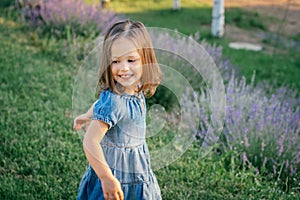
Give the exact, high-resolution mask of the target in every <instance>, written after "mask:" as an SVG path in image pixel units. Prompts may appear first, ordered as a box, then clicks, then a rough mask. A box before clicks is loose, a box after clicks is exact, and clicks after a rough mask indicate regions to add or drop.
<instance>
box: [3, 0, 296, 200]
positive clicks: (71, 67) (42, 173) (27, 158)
mask: <svg viewBox="0 0 300 200" xmlns="http://www.w3.org/2000/svg"><path fill="white" fill-rule="evenodd" d="M121 2H123V1H120V4H121ZM155 2H156V4H157V7H154V8H155V9H156V10H157V11H149V12H146V11H144V10H143V9H146V8H147V5H148V4H146V3H143V1H136V6H135V7H134V6H133V5H131V4H126V5H127V6H128V7H127V9H128V13H125V11H122V10H118V9H117V7H118V8H119V9H121V8H122V9H126V7H124V6H122V7H121V6H120V4H118V3H117V2H116V4H112V5H111V6H112V8H115V9H116V10H117V11H119V12H124V13H125V14H128V15H129V16H132V18H134V19H138V20H142V21H145V23H146V25H148V26H163V27H168V28H171V29H174V28H177V29H178V30H179V31H181V32H183V33H186V34H189V33H194V32H195V31H199V29H197V28H195V27H194V24H193V23H197V22H192V21H189V20H190V19H191V18H194V17H193V15H196V12H198V11H199V10H198V9H200V8H191V10H188V8H186V9H185V8H184V10H183V12H182V13H181V14H182V15H183V16H182V18H184V20H185V21H182V22H179V21H178V20H176V19H175V15H176V16H177V15H178V13H175V12H173V11H171V10H169V9H166V5H165V3H161V4H159V1H155ZM142 5H144V7H143V6H142ZM197 5H198V4H197ZM201 6H202V5H201ZM203 6H206V5H203ZM129 7H130V8H131V9H132V10H129ZM190 7H196V4H195V5H193V4H192V3H191V5H190ZM154 8H153V9H154ZM193 9H194V11H193ZM203 9H204V10H203V12H204V11H205V12H204V13H206V14H203V16H205V17H207V18H205V17H204V18H205V20H204V21H203V25H204V26H205V25H207V26H208V20H209V16H210V14H209V12H210V8H209V7H207V6H206V7H205V8H203ZM129 11H130V12H129ZM187 11H189V12H187ZM0 13H1V14H0V46H1V48H0V61H1V62H0V70H1V73H0V110H1V120H0V127H1V131H0V144H1V146H0V157H1V161H0V177H1V178H0V199H75V197H76V194H77V188H78V184H79V181H80V179H81V177H82V175H83V173H84V171H85V169H86V166H87V161H86V159H85V156H84V153H83V150H82V143H81V140H80V137H79V136H78V134H76V133H75V132H74V131H73V130H72V122H73V117H72V99H71V97H72V89H73V88H72V85H73V83H74V77H75V75H76V72H77V70H78V63H75V62H74V59H73V57H70V55H69V53H68V49H66V48H65V45H64V44H65V41H59V40H56V39H54V38H43V37H41V36H39V35H37V34H36V33H35V32H32V31H30V30H28V29H27V27H26V26H24V22H23V21H21V20H20V19H19V18H18V17H17V16H18V15H17V12H16V11H8V9H7V8H0ZM134 13H135V14H134ZM158 13H160V16H162V17H158V18H159V19H162V18H163V20H158V19H157V18H156V17H157V15H158ZM143 14H144V15H143ZM179 14H180V13H179ZM201 19H202V18H201ZM206 19H207V20H206ZM186 21H188V22H191V24H189V23H185V22H186ZM177 23H178V24H177ZM182 24H185V25H187V26H183V25H182ZM179 27H181V28H179ZM205 35H206V36H208V28H207V29H206V32H205V31H204V36H205ZM208 40H209V41H211V42H217V43H219V44H227V42H228V41H221V40H215V39H212V38H209V37H208ZM224 53H225V55H232V56H230V58H231V59H232V60H233V63H234V64H236V65H238V66H239V67H241V74H243V75H246V76H247V77H248V76H250V74H251V75H252V70H253V69H255V70H256V71H257V81H262V80H273V79H274V80H277V81H278V82H279V84H282V83H285V82H286V83H288V84H295V85H296V87H297V88H298V89H299V88H300V86H299V83H298V82H297V76H296V75H297V73H298V72H299V67H298V66H299V55H295V53H294V52H292V51H291V53H289V52H288V54H287V55H286V54H285V55H278V56H273V57H272V56H270V55H265V54H261V55H260V54H258V53H257V54H252V55H251V56H250V55H249V52H246V51H245V52H237V51H233V50H230V49H228V48H224ZM253 55H255V58H257V59H255V60H253V59H251V58H253ZM247 56H248V57H247ZM240 57H243V58H244V59H242V60H241V59H239V58H240ZM286 57H288V59H287V60H285V59H284V58H286ZM270 63H272V69H273V67H274V71H272V70H269V69H268V68H264V66H265V65H269V64H270ZM250 65H251V66H252V67H250ZM282 65H285V67H282ZM297 67H298V68H297ZM275 69H276V70H275ZM260 70H262V71H261V72H260ZM269 72H270V73H271V74H270V73H269ZM150 145H151V143H150ZM197 145H198V144H197V143H196V142H195V143H194V144H193V145H192V146H191V147H190V148H189V150H188V151H187V152H186V153H185V154H184V155H183V156H182V157H181V158H180V159H178V160H177V161H176V162H174V163H172V164H171V165H169V166H168V167H165V168H163V169H160V170H159V171H156V172H155V174H156V176H157V178H158V181H159V185H160V188H161V190H162V196H163V199H166V200H168V199H195V200H196V199H299V198H300V193H299V185H298V186H297V187H294V188H287V187H286V185H285V183H282V182H281V181H279V180H277V178H276V177H275V178H274V177H267V176H261V175H259V174H256V173H255V170H254V169H252V168H245V167H243V166H242V165H241V164H240V161H239V159H238V156H237V154H236V152H234V151H232V152H228V153H227V154H225V155H221V156H219V155H217V154H215V153H213V152H212V153H211V154H210V155H209V156H207V157H205V158H204V159H199V148H198V146H197Z"/></svg>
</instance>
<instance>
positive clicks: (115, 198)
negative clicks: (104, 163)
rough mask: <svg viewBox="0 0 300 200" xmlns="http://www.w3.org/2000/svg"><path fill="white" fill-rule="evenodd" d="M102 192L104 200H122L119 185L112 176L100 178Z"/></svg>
mask: <svg viewBox="0 0 300 200" xmlns="http://www.w3.org/2000/svg"><path fill="white" fill-rule="evenodd" d="M101 183H102V190H103V194H104V198H105V200H123V199H124V194H123V191H122V189H121V184H120V182H119V181H118V179H116V178H115V177H114V176H113V175H111V176H108V177H105V178H101Z"/></svg>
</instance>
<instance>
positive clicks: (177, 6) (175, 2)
mask: <svg viewBox="0 0 300 200" xmlns="http://www.w3.org/2000/svg"><path fill="white" fill-rule="evenodd" d="M173 9H174V10H180V0H173Z"/></svg>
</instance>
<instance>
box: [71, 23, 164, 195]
mask: <svg viewBox="0 0 300 200" xmlns="http://www.w3.org/2000/svg"><path fill="white" fill-rule="evenodd" d="M101 58H102V59H101V64H100V69H99V88H100V91H99V99H98V100H97V101H96V102H95V103H94V104H93V105H92V106H91V108H90V109H89V110H88V111H87V113H85V114H82V115H80V116H78V117H76V118H75V120H74V129H75V130H79V129H80V128H81V126H82V125H83V124H85V123H87V122H89V121H90V120H91V121H90V124H89V126H88V128H87V131H86V134H85V137H84V140H83V149H84V152H85V154H86V158H87V160H88V161H89V164H90V165H89V168H88V169H87V171H86V173H85V174H84V176H83V178H82V180H81V183H80V186H79V189H78V199H97V200H102V199H105V200H111V199H114V200H123V199H126V200H142V199H146V200H159V199H161V194H160V189H159V186H158V183H157V180H156V178H155V176H154V174H153V172H152V170H151V168H150V158H149V150H148V147H147V144H146V142H145V131H146V120H145V117H146V104H145V98H144V94H145V96H152V95H153V94H154V92H155V90H156V88H157V86H158V85H159V83H160V81H161V76H162V75H161V71H160V68H159V66H158V63H157V61H156V57H155V54H154V50H153V46H152V43H151V40H150V37H149V34H148V32H147V30H146V28H145V26H144V25H143V24H142V23H141V22H133V21H130V20H126V21H122V22H118V23H116V24H114V25H113V26H112V27H111V28H110V29H109V30H108V32H107V34H106V36H105V38H104V43H103V51H102V57H101Z"/></svg>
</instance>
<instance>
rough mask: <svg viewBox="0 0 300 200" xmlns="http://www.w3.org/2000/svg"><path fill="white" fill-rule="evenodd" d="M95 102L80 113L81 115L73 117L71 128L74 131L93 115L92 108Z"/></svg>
mask: <svg viewBox="0 0 300 200" xmlns="http://www.w3.org/2000/svg"><path fill="white" fill-rule="evenodd" d="M96 102H97V101H96ZM96 102H94V103H93V105H92V106H91V107H90V108H89V110H88V111H87V112H86V113H84V114H81V115H79V116H77V117H76V118H75V119H74V123H73V128H74V129H75V130H76V131H78V130H79V129H81V127H82V126H83V125H84V124H86V123H88V122H89V121H90V120H91V118H92V116H93V110H94V106H95V104H96Z"/></svg>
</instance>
